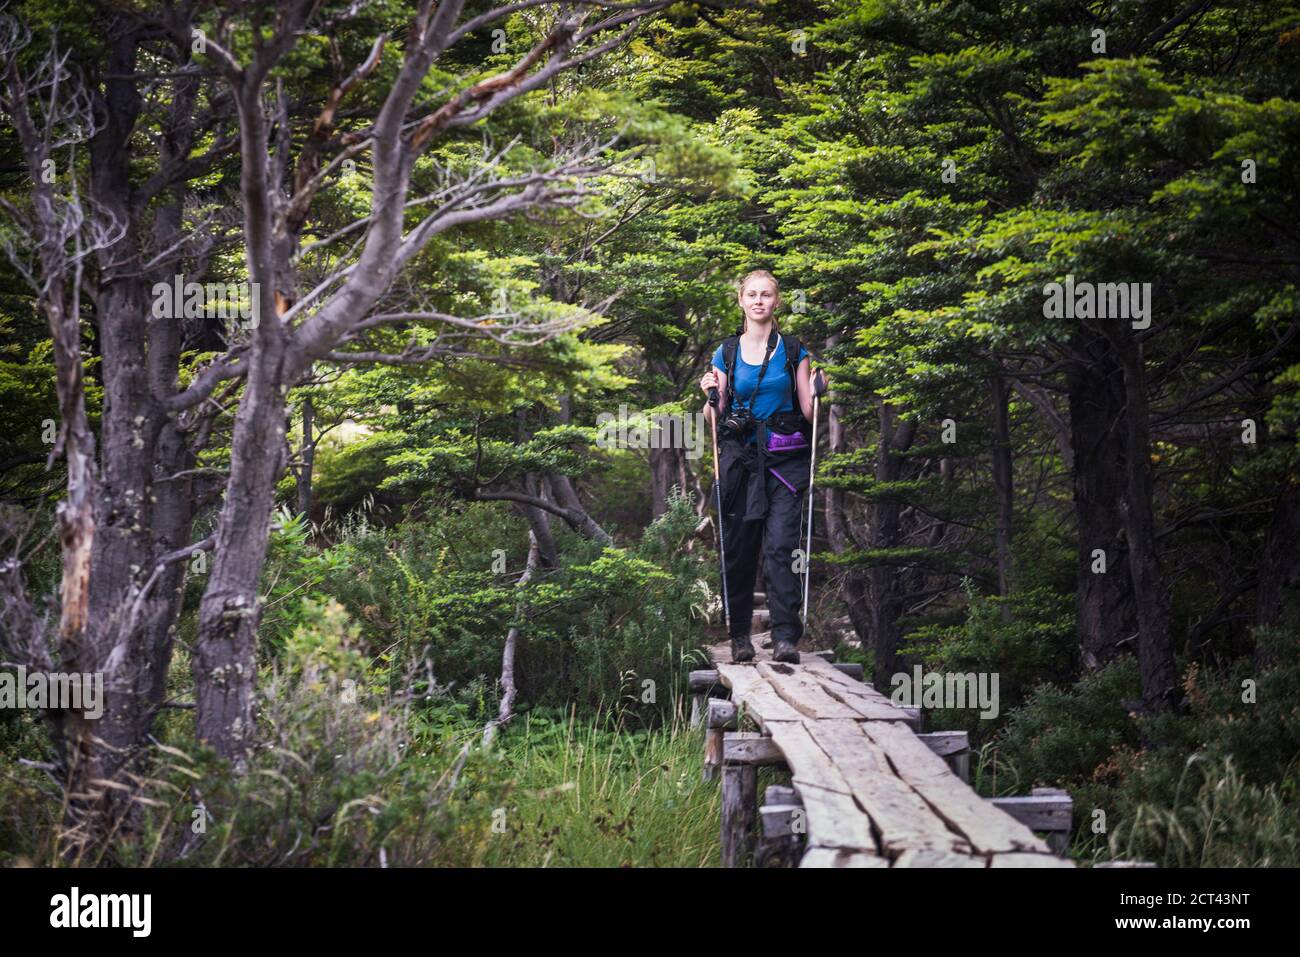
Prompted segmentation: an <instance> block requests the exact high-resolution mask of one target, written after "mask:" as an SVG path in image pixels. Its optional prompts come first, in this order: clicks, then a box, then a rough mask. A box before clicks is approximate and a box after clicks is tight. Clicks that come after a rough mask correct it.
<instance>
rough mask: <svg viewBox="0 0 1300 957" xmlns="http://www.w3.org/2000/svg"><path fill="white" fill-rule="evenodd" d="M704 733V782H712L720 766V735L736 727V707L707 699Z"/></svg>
mask: <svg viewBox="0 0 1300 957" xmlns="http://www.w3.org/2000/svg"><path fill="white" fill-rule="evenodd" d="M705 724H706V726H707V730H706V731H705V732H704V780H706V781H712V780H714V779H715V778H716V777H717V776H718V768H719V767H721V766H722V735H723V732H725V731H726V730H727V729H728V728H734V727H736V706H735V704H733V703H732V702H730V701H724V700H722V699H721V698H710V699H709V711H708V717H707V718H706V720H705Z"/></svg>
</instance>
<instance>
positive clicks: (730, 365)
mask: <svg viewBox="0 0 1300 957" xmlns="http://www.w3.org/2000/svg"><path fill="white" fill-rule="evenodd" d="M739 347H740V336H727V338H725V339H723V340H722V364H723V365H724V366H725V367H726V372H727V409H728V411H730V409H731V407H732V406H733V405H734V404H735V399H736V350H737V349H738V348H739Z"/></svg>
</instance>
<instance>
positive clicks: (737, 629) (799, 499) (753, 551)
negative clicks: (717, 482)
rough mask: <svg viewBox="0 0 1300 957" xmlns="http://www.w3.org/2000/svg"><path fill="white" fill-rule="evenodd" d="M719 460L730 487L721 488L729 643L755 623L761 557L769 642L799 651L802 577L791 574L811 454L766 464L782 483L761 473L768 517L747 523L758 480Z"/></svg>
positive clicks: (768, 473) (726, 458) (724, 455)
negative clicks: (780, 640)
mask: <svg viewBox="0 0 1300 957" xmlns="http://www.w3.org/2000/svg"><path fill="white" fill-rule="evenodd" d="M733 451H734V450H733ZM720 455H721V458H722V460H723V462H724V463H727V468H728V471H729V472H730V475H729V476H728V478H729V479H730V487H728V486H727V485H725V484H724V497H723V507H722V533H723V538H724V542H723V544H724V546H725V551H726V569H727V602H728V606H729V609H730V613H731V626H730V631H731V635H730V637H732V638H739V637H745V636H748V635H749V633H750V627H751V624H752V622H753V617H754V580H755V578H756V577H757V575H758V561H759V557H760V555H761V556H762V559H763V578H764V580H765V582H766V586H767V607H768V609H769V610H770V612H771V624H772V639H773V641H775V640H777V639H778V638H784V639H785V640H786V641H788V642H790V644H792V645H797V644H798V643H799V639H800V638H802V637H803V623H802V622H801V621H800V611H801V609H802V602H803V577H802V574H801V573H798V572H796V571H795V556H794V551H795V549H797V548H803V544H802V543H801V542H800V541H799V532H800V525H801V521H800V520H801V518H802V516H803V513H804V511H805V510H806V509H807V508H808V497H807V494H808V464H809V454H808V453H807V452H805V453H804V454H803V455H802V456H796V457H793V458H785V459H783V460H782V461H781V462H780V463H779V464H778V463H776V462H773V463H770V464H771V466H772V467H774V468H776V469H777V471H778V472H779V473H780V477H778V476H777V475H775V474H773V473H772V471H770V469H768V468H765V469H764V470H763V480H764V481H765V482H766V484H767V487H766V492H767V514H766V516H764V517H762V518H750V519H748V520H747V519H746V518H745V515H746V511H747V510H748V508H749V503H750V502H751V501H752V495H751V492H752V489H751V488H750V484H751V483H752V482H756V481H759V477H758V475H757V474H755V473H753V472H751V471H750V470H749V469H747V468H744V467H743V465H742V464H741V463H740V462H737V461H734V457H733V456H730V455H728V454H727V453H726V452H725V451H722V452H720Z"/></svg>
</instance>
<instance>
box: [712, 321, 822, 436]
mask: <svg viewBox="0 0 1300 957" xmlns="http://www.w3.org/2000/svg"><path fill="white" fill-rule="evenodd" d="M776 335H777V332H776V330H775V329H773V330H772V332H771V335H770V336H769V338H768V345H769V347H771V349H772V351H773V352H775V351H776V346H775V343H774V342H773V341H772V339H773V338H774V337H775V336H776ZM781 341H782V342H783V343H784V344H785V369H786V372H787V373H788V374H789V376H790V408H789V410H788V411H784V412H777V413H774V414H773V415H772V417H771V419H769V422H773V423H775V424H777V425H778V426H784V427H785V428H784V429H778V430H779V431H787V430H788V431H789V432H793V431H795V430H799V431H804V432H809V431H811V429H812V423H811V422H808V420H807V419H806V418H805V417H804V414H803V409H801V408H799V402H798V395H799V393H798V386H797V382H798V380H797V378H796V373H797V372H798V370H799V365H798V357H799V352H800V350H801V349H803V344H802V343H800V341H799V337H798V336H795V335H791V334H789V333H785V332H783V333H781ZM739 348H740V336H739V335H731V336H727V338H726V339H724V340H722V363H723V365H724V366H725V367H726V372H727V408H728V409H730V408H732V407H733V406H734V404H735V401H736V352H737V350H738V349H739ZM811 354H812V353H809V355H811ZM764 366H766V363H764ZM760 375H761V373H760ZM805 425H806V426H807V428H805Z"/></svg>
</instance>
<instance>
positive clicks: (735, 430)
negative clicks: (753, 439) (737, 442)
mask: <svg viewBox="0 0 1300 957" xmlns="http://www.w3.org/2000/svg"><path fill="white" fill-rule="evenodd" d="M757 422H758V420H757V419H755V418H754V413H752V412H750V411H749V409H747V408H746V407H745V406H739V407H737V408H735V409H732V410H731V411H729V412H728V413H727V414H726V416H724V417H723V419H722V431H723V432H724V433H725V434H726V435H730V436H735V437H736V438H740V439H744V438H748V437H749V433H750V432H752V431H753V430H754V426H755V425H756V424H757Z"/></svg>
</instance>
